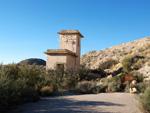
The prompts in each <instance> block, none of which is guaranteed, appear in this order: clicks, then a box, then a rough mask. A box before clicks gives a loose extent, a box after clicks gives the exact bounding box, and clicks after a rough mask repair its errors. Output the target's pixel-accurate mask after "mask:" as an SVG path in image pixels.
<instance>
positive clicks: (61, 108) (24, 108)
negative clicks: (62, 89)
mask: <svg viewBox="0 0 150 113" xmlns="http://www.w3.org/2000/svg"><path fill="white" fill-rule="evenodd" d="M135 98H136V95H133V94H129V93H100V94H87V95H74V96H59V97H45V98H41V100H40V101H38V102H37V103H27V104H24V105H21V106H19V107H18V108H17V109H15V110H13V111H10V113H74V112H77V113H142V112H141V111H140V109H139V106H138V102H137V100H136V99H135Z"/></svg>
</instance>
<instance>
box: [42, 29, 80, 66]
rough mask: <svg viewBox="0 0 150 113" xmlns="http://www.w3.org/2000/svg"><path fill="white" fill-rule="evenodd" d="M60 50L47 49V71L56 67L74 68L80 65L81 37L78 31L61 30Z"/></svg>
mask: <svg viewBox="0 0 150 113" xmlns="http://www.w3.org/2000/svg"><path fill="white" fill-rule="evenodd" d="M58 34H59V35H60V48H59V49H48V50H47V52H44V53H45V54H47V62H46V65H47V69H49V68H52V69H54V68H55V67H56V66H62V65H63V66H64V67H65V68H74V67H78V66H79V65H80V51H81V38H83V35H82V34H81V33H80V32H79V31H78V30H61V31H60V32H58Z"/></svg>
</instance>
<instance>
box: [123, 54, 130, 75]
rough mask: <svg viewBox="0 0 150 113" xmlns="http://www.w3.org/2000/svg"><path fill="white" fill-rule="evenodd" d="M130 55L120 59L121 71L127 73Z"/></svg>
mask: <svg viewBox="0 0 150 113" xmlns="http://www.w3.org/2000/svg"><path fill="white" fill-rule="evenodd" d="M131 65H132V56H131V55H128V56H126V57H125V58H124V59H123V60H122V68H123V71H124V72H126V73H129V72H130V71H131Z"/></svg>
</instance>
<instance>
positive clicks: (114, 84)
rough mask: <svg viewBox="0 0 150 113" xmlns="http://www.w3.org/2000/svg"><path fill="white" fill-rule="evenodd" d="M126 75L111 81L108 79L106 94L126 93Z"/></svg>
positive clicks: (118, 76)
mask: <svg viewBox="0 0 150 113" xmlns="http://www.w3.org/2000/svg"><path fill="white" fill-rule="evenodd" d="M124 82H125V81H124V74H121V75H117V76H115V77H112V78H110V79H108V78H107V79H106V80H105V82H104V86H105V87H106V92H119V91H124V89H125V87H126V85H125V83H124Z"/></svg>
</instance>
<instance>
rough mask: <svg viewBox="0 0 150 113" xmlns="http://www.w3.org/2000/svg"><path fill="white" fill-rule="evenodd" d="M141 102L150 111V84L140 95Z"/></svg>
mask: <svg viewBox="0 0 150 113" xmlns="http://www.w3.org/2000/svg"><path fill="white" fill-rule="evenodd" d="M140 102H141V104H142V107H143V108H144V110H145V111H146V112H148V113H149V112H150V86H148V87H147V88H146V90H145V92H144V93H143V94H142V95H141V96H140Z"/></svg>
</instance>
